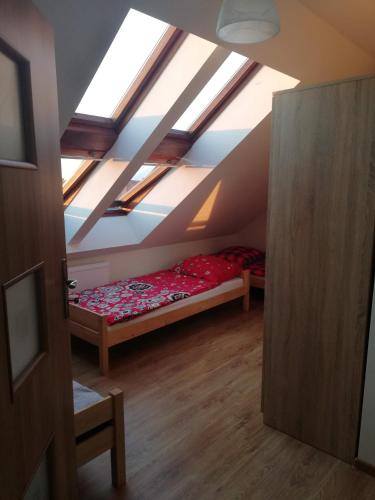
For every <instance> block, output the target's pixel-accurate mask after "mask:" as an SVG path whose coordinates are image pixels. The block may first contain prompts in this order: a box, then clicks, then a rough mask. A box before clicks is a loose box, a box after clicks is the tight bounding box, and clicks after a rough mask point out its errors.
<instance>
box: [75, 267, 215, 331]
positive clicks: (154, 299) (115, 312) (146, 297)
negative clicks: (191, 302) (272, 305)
mask: <svg viewBox="0 0 375 500" xmlns="http://www.w3.org/2000/svg"><path fill="white" fill-rule="evenodd" d="M215 286H216V284H215V283H212V282H209V281H205V280H203V279H199V278H194V277H193V276H185V275H183V274H178V273H175V272H172V271H159V272H157V273H153V274H148V275H147V276H141V277H137V278H130V279H127V280H121V281H116V282H114V283H111V284H109V285H104V286H99V287H97V288H92V289H90V290H83V291H82V292H80V293H79V294H78V299H76V300H75V302H76V303H78V304H79V305H80V306H81V307H84V308H85V309H89V310H90V311H94V312H96V313H98V314H101V315H105V316H106V319H107V323H108V324H109V325H113V324H115V323H119V322H121V321H126V320H129V319H132V318H135V317H136V316H139V315H141V314H145V313H147V312H149V311H152V310H154V309H157V308H159V307H163V306H167V305H169V304H171V303H172V302H176V301H177V300H181V299H185V298H187V297H191V296H193V295H197V294H199V293H202V292H205V291H206V290H210V289H211V288H214V287H215Z"/></svg>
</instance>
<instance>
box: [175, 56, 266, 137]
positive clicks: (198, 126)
mask: <svg viewBox="0 0 375 500" xmlns="http://www.w3.org/2000/svg"><path fill="white" fill-rule="evenodd" d="M260 67H261V65H260V64H259V63H257V62H256V61H253V60H251V59H249V60H248V61H246V62H245V63H244V64H243V65H242V66H241V68H240V69H239V70H238V71H237V72H236V73H235V75H234V76H233V77H232V78H231V79H230V80H229V81H228V82H227V83H226V85H225V86H224V87H223V88H222V89H221V91H220V92H219V93H218V94H217V95H216V96H215V97H214V98H213V99H212V101H211V102H210V104H209V105H208V106H207V107H206V108H204V110H203V111H202V113H201V114H200V115H199V116H198V118H197V119H196V120H195V121H194V122H193V124H192V125H191V126H190V128H189V129H188V130H187V131H185V133H186V134H188V135H189V136H190V137H191V139H192V142H194V141H195V140H196V139H197V138H198V137H199V136H200V135H201V134H202V133H203V132H204V130H206V129H207V127H208V126H209V125H210V123H212V122H213V120H214V119H215V117H216V116H218V115H219V113H221V111H222V110H223V108H224V107H225V106H227V105H228V104H229V102H230V100H231V98H233V97H234V95H235V94H236V93H237V92H239V91H240V90H241V89H242V86H243V85H244V84H245V83H247V82H248V80H249V79H250V78H252V77H253V76H254V74H255V71H256V70H257V69H259V68H260ZM172 132H173V133H176V132H184V131H181V130H178V129H172Z"/></svg>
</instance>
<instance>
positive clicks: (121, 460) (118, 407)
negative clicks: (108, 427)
mask: <svg viewBox="0 0 375 500" xmlns="http://www.w3.org/2000/svg"><path fill="white" fill-rule="evenodd" d="M110 395H111V396H112V405H113V430H114V439H113V440H114V445H113V448H112V449H111V469H112V484H113V486H115V487H116V488H118V487H120V486H123V485H124V484H125V482H126V463H125V424H124V400H123V393H122V391H120V390H119V389H113V390H112V391H111V392H110Z"/></svg>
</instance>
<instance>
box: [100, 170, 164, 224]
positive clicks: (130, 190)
mask: <svg viewBox="0 0 375 500" xmlns="http://www.w3.org/2000/svg"><path fill="white" fill-rule="evenodd" d="M170 168H171V167H169V166H167V165H156V164H149V163H148V164H144V165H142V166H141V167H140V168H139V169H138V170H137V172H136V173H135V174H134V175H133V177H132V178H131V179H130V181H129V182H128V184H127V185H126V187H125V188H124V189H123V190H122V191H121V193H120V194H119V195H118V196H117V197H116V200H115V201H114V202H113V203H112V205H111V206H110V207H109V208H108V209H107V210H106V212H105V213H104V216H113V215H128V214H129V213H130V212H131V211H132V210H134V208H135V207H136V206H137V205H138V204H139V203H140V202H141V201H142V200H143V198H144V197H145V196H146V195H147V194H148V193H149V192H150V191H151V190H152V189H153V187H154V186H155V185H156V184H157V182H158V181H159V180H160V179H161V178H162V177H164V175H165V174H166V173H167V172H168V171H169V170H170Z"/></svg>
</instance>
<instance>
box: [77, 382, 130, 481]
mask: <svg viewBox="0 0 375 500" xmlns="http://www.w3.org/2000/svg"><path fill="white" fill-rule="evenodd" d="M73 401H74V432H75V439H76V463H77V466H78V467H79V466H81V465H84V464H85V463H87V462H89V461H90V460H92V459H93V458H95V457H97V456H98V455H100V454H102V453H104V452H105V451H107V450H110V451H111V470H112V483H113V485H114V486H115V487H120V486H122V485H123V484H125V480H126V468H125V431H124V399H123V393H122V391H120V390H119V389H113V390H112V391H110V392H109V395H108V396H107V397H103V396H101V395H100V394H98V393H97V392H95V391H93V390H92V389H89V388H88V387H85V386H83V385H81V384H79V383H78V382H76V381H73Z"/></svg>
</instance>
